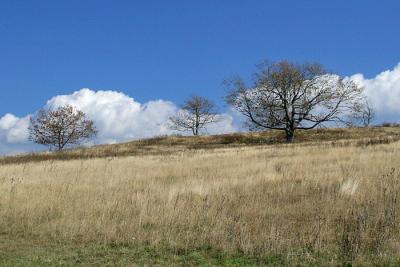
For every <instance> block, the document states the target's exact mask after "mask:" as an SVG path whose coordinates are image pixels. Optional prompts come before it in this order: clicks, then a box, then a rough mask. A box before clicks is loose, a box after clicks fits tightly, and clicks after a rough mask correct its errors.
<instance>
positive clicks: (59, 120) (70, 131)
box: [29, 105, 97, 150]
mask: <svg viewBox="0 0 400 267" xmlns="http://www.w3.org/2000/svg"><path fill="white" fill-rule="evenodd" d="M96 134H97V130H96V127H95V126H94V123H93V121H91V120H89V119H88V118H87V117H86V115H85V113H83V112H82V111H80V110H77V109H76V108H74V107H73V106H71V105H66V106H63V107H59V108H57V109H55V110H53V109H47V110H46V109H41V110H39V111H38V112H37V114H36V115H35V116H34V117H32V118H31V123H30V126H29V138H30V140H31V141H33V142H35V143H37V144H42V145H47V146H50V147H55V148H56V149H57V150H62V149H63V148H65V147H66V146H68V145H77V144H80V143H81V142H82V141H83V140H87V139H90V138H92V137H94V136H95V135H96Z"/></svg>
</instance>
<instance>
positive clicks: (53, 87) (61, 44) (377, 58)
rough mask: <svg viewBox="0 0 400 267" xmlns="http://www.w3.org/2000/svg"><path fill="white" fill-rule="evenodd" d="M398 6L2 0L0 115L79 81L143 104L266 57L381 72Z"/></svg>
mask: <svg viewBox="0 0 400 267" xmlns="http://www.w3.org/2000/svg"><path fill="white" fill-rule="evenodd" d="M399 13H400V1H356V0H353V1H317V0H310V1H294V0H293V1H261V0H260V1H256V0H249V1H244V0H241V1H239V0H236V1H235V0H230V1H228V0H226V1H224V0H218V1H217V0H213V1H211V0H202V1H194V0H189V1H188V0H186V1H184V0H181V1H173V0H170V1H161V0H159V1H154V0H153V1H101V0H96V1H89V0H80V1H74V0H72V1H71V0H69V1H46V0H41V1H29V0H25V1H11V0H9V1H1V2H0V33H1V42H0V55H1V56H0V59H1V60H0V73H1V75H0V77H1V78H0V90H1V92H2V94H1V96H2V97H1V98H2V101H1V105H0V116H1V115H3V114H5V113H12V114H15V115H17V116H25V115H26V114H28V113H32V112H34V111H35V110H36V109H38V108H40V107H41V106H43V105H44V104H45V102H46V101H47V100H48V99H50V98H51V97H53V96H55V95H59V94H70V93H72V92H74V91H76V90H79V89H80V88H84V87H88V88H91V89H93V90H99V89H110V90H117V91H122V92H124V93H125V94H127V95H129V96H131V97H133V98H135V99H136V100H138V101H140V102H146V101H149V100H152V99H159V98H160V99H165V100H170V101H173V102H175V103H179V102H181V101H182V100H183V99H184V98H185V97H186V96H187V95H188V94H190V93H191V92H198V93H202V94H203V95H205V96H207V97H210V98H212V99H214V100H215V101H216V102H217V103H219V104H220V105H221V106H222V105H223V103H222V101H221V97H222V96H223V95H224V88H223V87H222V86H221V83H222V81H223V79H225V78H227V77H229V76H231V75H232V74H235V73H239V74H242V75H244V76H246V77H249V76H250V75H251V72H252V71H254V65H255V64H256V63H258V62H260V61H261V60H262V59H266V58H267V59H272V60H279V59H290V60H294V61H299V62H302V61H304V60H307V61H319V62H321V63H323V64H324V65H325V66H327V67H328V68H329V69H331V70H333V71H336V72H338V73H340V74H342V75H352V74H355V73H363V74H364V75H365V77H374V76H375V75H377V74H378V73H380V72H381V71H383V70H387V69H392V68H393V67H394V66H395V65H396V64H397V63H398V62H399V55H400V27H399V26H400V16H399Z"/></svg>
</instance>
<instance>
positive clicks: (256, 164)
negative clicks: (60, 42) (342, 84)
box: [0, 128, 400, 266]
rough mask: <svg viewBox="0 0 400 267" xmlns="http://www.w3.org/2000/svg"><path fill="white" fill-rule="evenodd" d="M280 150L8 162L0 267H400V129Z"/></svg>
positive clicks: (219, 140)
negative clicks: (268, 266)
mask: <svg viewBox="0 0 400 267" xmlns="http://www.w3.org/2000/svg"><path fill="white" fill-rule="evenodd" d="M282 140H283V138H281V137H280V136H279V133H276V132H263V133H247V134H233V135H222V136H201V137H165V138H153V139H148V140H142V141H135V142H129V143H124V144H117V145H107V146H97V147H92V148H86V149H77V150H70V151H65V152H63V153H38V154H34V155H25V156H18V157H6V158H3V159H2V163H3V164H2V165H0V218H1V219H0V266H265V265H271V266H285V265H286V266H288V265H290V266H351V265H354V266H365V265H371V266H399V264H400V260H399V259H400V252H399V249H398V248H399V244H400V232H399V231H398V225H399V224H400V217H399V216H398V214H400V205H399V203H400V202H399V200H400V182H399V181H400V180H399V179H400V170H399V166H400V142H399V140H400V128H371V129H325V130H315V131H309V132H300V133H299V134H298V138H297V140H296V143H294V144H291V145H287V144H284V143H283V141H282ZM66 159H68V160H66ZM21 163H23V164H21Z"/></svg>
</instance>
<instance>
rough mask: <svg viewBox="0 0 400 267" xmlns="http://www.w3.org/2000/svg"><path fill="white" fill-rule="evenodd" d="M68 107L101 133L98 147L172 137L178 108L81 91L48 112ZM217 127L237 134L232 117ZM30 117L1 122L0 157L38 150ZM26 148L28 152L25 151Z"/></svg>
mask: <svg viewBox="0 0 400 267" xmlns="http://www.w3.org/2000/svg"><path fill="white" fill-rule="evenodd" d="M66 104H69V105H73V106H75V107H77V108H78V109H80V110H82V111H83V112H84V113H86V115H87V116H88V117H89V118H90V119H92V120H93V121H94V123H95V125H96V127H97V129H98V136H97V137H96V139H95V140H94V142H95V143H97V144H104V143H116V142H121V141H127V140H134V139H140V138H147V137H153V136H159V135H169V134H173V133H174V132H173V131H172V130H170V129H169V128H168V124H167V120H168V117H169V116H170V115H172V114H173V113H175V112H176V111H177V110H178V107H177V106H176V105H175V104H174V103H172V102H170V101H165V100H154V101H149V102H147V103H143V104H142V103H139V102H137V101H136V100H134V99H133V98H132V97H130V96H128V95H126V94H124V93H122V92H117V91H111V90H107V91H93V90H90V89H87V88H84V89H81V90H79V91H76V92H74V93H72V94H69V95H59V96H55V97H53V98H51V99H50V100H49V101H47V103H46V105H45V108H57V107H60V106H64V105H66ZM219 117H220V120H219V122H218V123H215V124H213V125H210V127H209V128H208V129H207V132H208V133H210V134H218V133H229V132H234V131H235V130H236V128H235V126H234V120H233V118H232V116H231V115H229V114H220V115H219ZM29 118H30V115H28V116H26V117H24V118H18V117H16V116H14V115H12V114H6V115H4V116H3V117H2V118H1V119H0V154H9V153H17V152H21V151H31V150H33V149H37V147H38V146H32V145H30V143H29V142H28V136H29V134H28V126H29ZM24 148H25V149H24Z"/></svg>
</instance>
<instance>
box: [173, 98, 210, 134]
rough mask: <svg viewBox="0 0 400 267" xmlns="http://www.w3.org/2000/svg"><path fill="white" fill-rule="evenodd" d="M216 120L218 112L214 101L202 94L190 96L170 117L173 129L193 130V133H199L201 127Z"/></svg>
mask: <svg viewBox="0 0 400 267" xmlns="http://www.w3.org/2000/svg"><path fill="white" fill-rule="evenodd" d="M216 121H217V113H216V108H215V105H214V103H213V102H211V101H210V100H208V99H206V98H204V97H201V96H192V97H190V98H189V99H188V100H186V101H185V103H184V104H183V105H182V107H181V109H180V111H178V112H177V114H175V115H173V116H171V117H170V118H169V122H170V128H171V129H172V130H176V131H182V132H184V131H191V132H192V134H193V135H199V134H200V130H201V129H204V128H206V127H207V125H208V124H210V123H213V122H216Z"/></svg>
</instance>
